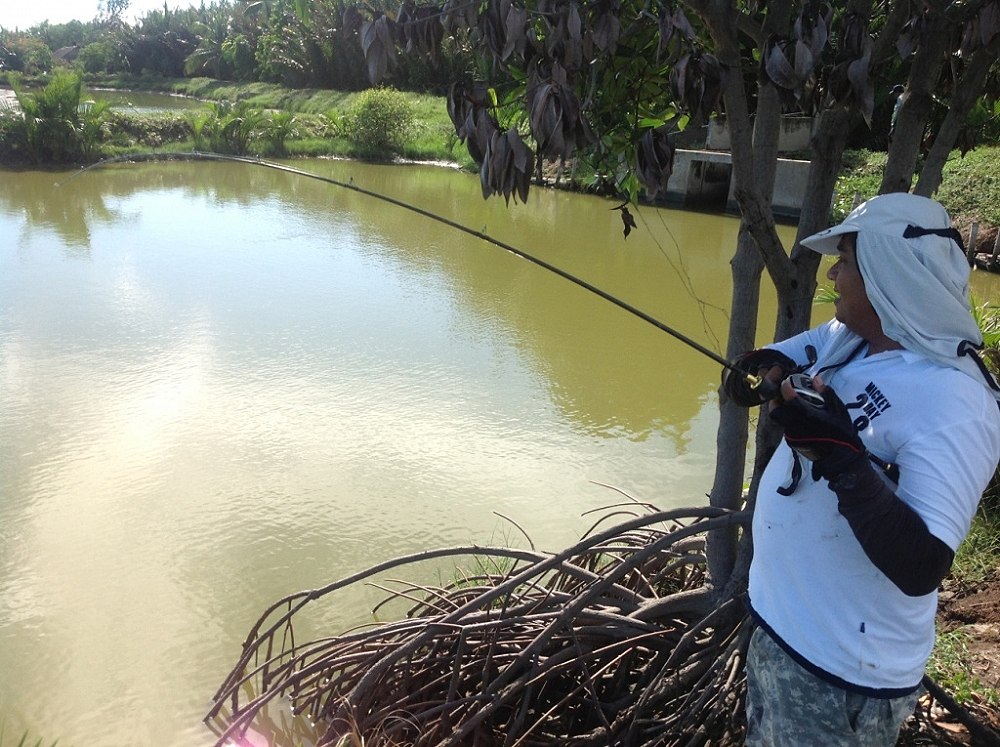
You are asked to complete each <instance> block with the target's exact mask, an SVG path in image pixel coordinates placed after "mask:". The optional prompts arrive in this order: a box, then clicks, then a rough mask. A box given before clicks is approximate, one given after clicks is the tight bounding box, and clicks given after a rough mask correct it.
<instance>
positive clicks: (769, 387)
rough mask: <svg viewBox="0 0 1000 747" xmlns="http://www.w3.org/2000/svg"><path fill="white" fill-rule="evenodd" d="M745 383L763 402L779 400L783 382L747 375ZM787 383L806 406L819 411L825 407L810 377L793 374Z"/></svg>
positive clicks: (821, 396) (824, 402)
mask: <svg viewBox="0 0 1000 747" xmlns="http://www.w3.org/2000/svg"><path fill="white" fill-rule="evenodd" d="M747 381H748V382H749V383H750V388H751V389H754V390H755V391H757V393H758V394H759V395H760V397H761V399H762V400H763V401H765V402H766V401H768V400H772V399H779V398H781V384H782V383H783V382H781V381H771V380H770V379H765V378H764V377H763V376H754V375H753V374H747ZM787 381H788V382H789V383H790V384H791V385H792V390H793V391H794V392H795V394H796V395H797V396H798V397H800V398H801V399H802V401H803V402H805V403H806V404H807V405H809V406H811V407H815V408H817V409H820V410H821V409H823V408H824V407H826V401H825V400H824V399H823V395H822V394H820V393H819V392H817V391H816V389H815V388H814V387H813V381H812V377H811V376H807V375H806V374H804V373H793V374H791V375H790V376H788V378H787Z"/></svg>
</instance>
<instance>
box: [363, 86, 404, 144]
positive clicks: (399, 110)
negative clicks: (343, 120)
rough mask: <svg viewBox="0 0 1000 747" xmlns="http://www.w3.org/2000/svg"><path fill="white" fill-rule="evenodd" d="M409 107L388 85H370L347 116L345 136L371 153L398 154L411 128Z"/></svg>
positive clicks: (400, 95) (400, 94) (399, 94)
mask: <svg viewBox="0 0 1000 747" xmlns="http://www.w3.org/2000/svg"><path fill="white" fill-rule="evenodd" d="M413 121H414V116H413V107H412V106H410V103H409V102H408V101H407V100H406V97H405V96H404V95H403V94H402V93H400V92H399V91H397V90H395V89H392V88H370V89H368V90H367V91H362V92H361V93H360V94H358V96H357V98H356V99H355V101H354V104H353V105H352V106H351V110H350V112H349V114H348V117H347V128H346V129H347V135H348V137H349V138H350V139H351V140H352V141H354V143H355V144H356V145H358V146H359V147H360V148H362V149H364V150H367V151H370V152H372V153H375V154H383V153H387V152H392V153H398V152H399V151H400V149H401V148H402V147H403V145H404V143H405V142H406V140H407V138H408V137H410V134H411V132H412V129H413Z"/></svg>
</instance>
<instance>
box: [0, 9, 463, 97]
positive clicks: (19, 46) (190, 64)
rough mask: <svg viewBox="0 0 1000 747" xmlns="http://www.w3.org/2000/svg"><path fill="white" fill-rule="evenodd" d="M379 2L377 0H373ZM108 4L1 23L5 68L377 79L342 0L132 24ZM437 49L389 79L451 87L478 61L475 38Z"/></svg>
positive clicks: (310, 82)
mask: <svg viewBox="0 0 1000 747" xmlns="http://www.w3.org/2000/svg"><path fill="white" fill-rule="evenodd" d="M378 4H379V1H378V0H376V3H375V5H378ZM122 5H123V4H122V3H118V4H117V5H116V4H114V3H109V6H110V7H111V11H110V12H105V13H103V14H101V15H99V16H97V17H95V18H94V19H93V20H91V21H87V22H81V21H71V22H69V23H61V24H52V23H48V22H45V23H41V24H39V25H37V26H34V27H32V28H29V29H26V30H17V29H5V28H2V27H0V71H7V72H18V73H24V74H26V75H39V74H44V73H48V72H50V71H52V70H53V69H55V68H57V67H59V66H61V65H70V66H72V67H75V68H77V69H79V70H81V71H82V72H84V73H90V74H111V75H117V74H127V75H137V76H138V75H158V76H163V77H170V78H180V77H200V76H206V77H211V78H216V79H219V80H227V81H238V82H255V81H260V82H266V83H277V84H280V85H284V86H288V87H292V88H330V89H336V90H343V91H358V90H362V89H365V88H368V87H369V86H370V85H371V83H370V79H369V76H368V69H367V66H366V63H365V59H364V56H363V54H362V49H361V45H360V44H359V41H358V34H357V30H356V28H353V27H345V25H344V19H345V15H346V16H347V17H348V19H349V17H350V13H348V12H347V11H348V3H346V2H344V0H313V1H311V2H308V3H306V2H301V1H298V2H297V1H296V0H255V1H253V2H244V1H239V0H237V1H236V2H232V1H231V0H219V1H217V2H213V3H211V4H209V5H205V4H202V5H201V6H200V7H198V8H195V7H193V6H192V7H188V8H187V9H186V10H182V9H176V10H171V9H170V8H169V6H168V5H167V3H164V6H163V10H155V11H151V12H149V13H148V14H146V15H145V16H143V17H141V18H139V19H138V20H137V21H136V22H135V23H134V24H130V23H127V22H126V21H124V20H123V19H122V17H121V12H122V11H123V10H124V8H123V7H121V6H122ZM441 41H442V43H441V45H440V46H439V48H438V49H437V50H436V52H435V54H433V55H417V56H410V57H408V58H407V59H406V60H405V61H404V64H401V65H398V66H395V67H394V69H393V71H392V72H391V74H390V75H389V76H388V77H387V78H386V79H385V80H384V81H383V83H384V84H386V85H391V86H393V87H396V88H401V89H407V90H420V91H430V92H437V93H444V92H445V91H446V90H447V88H448V86H449V84H450V83H451V82H452V81H454V80H456V79H460V78H465V77H469V76H470V75H472V74H473V73H474V71H475V69H476V65H477V61H476V57H475V55H474V53H473V51H472V48H471V46H470V45H468V44H463V43H459V42H454V41H449V40H447V39H442V40H441Z"/></svg>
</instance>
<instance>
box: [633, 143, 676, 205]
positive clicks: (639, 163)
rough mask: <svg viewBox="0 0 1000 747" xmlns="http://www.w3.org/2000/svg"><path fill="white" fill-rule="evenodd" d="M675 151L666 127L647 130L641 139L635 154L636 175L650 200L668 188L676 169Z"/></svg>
mask: <svg viewBox="0 0 1000 747" xmlns="http://www.w3.org/2000/svg"><path fill="white" fill-rule="evenodd" d="M675 152H676V148H675V146H674V144H673V143H672V142H671V141H670V138H669V136H668V130H667V128H666V127H657V128H656V129H650V130H646V132H644V133H643V135H642V137H641V138H640V139H639V147H638V148H637V149H636V154H635V155H636V176H637V177H638V179H639V183H640V184H642V186H643V189H645V191H646V195H647V197H649V199H650V200H655V199H656V197H657V196H658V195H659V194H660V192H663V191H664V190H666V188H667V181H668V180H669V179H670V174H671V173H673V169H674V154H675Z"/></svg>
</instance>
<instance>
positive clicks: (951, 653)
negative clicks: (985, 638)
mask: <svg viewBox="0 0 1000 747" xmlns="http://www.w3.org/2000/svg"><path fill="white" fill-rule="evenodd" d="M974 635H975V633H974V632H973V631H971V630H970V629H969V628H968V627H967V626H962V627H959V628H955V629H954V630H949V631H948V632H946V633H938V636H937V640H936V641H935V644H934V654H933V655H932V656H931V659H930V661H929V662H928V663H927V674H928V675H929V676H930V678H931V679H932V680H934V682H936V683H937V684H938V685H940V686H941V687H942V688H944V690H945V691H946V692H947V693H948V694H949V695H951V696H952V697H953V698H954V699H955V700H956V701H958V702H959V703H966V702H968V701H970V700H975V701H978V702H980V703H982V704H984V705H987V706H990V707H993V708H995V707H997V706H1000V692H998V691H997V689H996V688H994V687H988V686H987V685H985V684H984V683H983V681H982V680H981V679H979V677H978V676H976V674H975V673H974V672H972V671H971V669H970V668H969V665H968V661H969V640H970V639H971V638H972V636H974Z"/></svg>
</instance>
